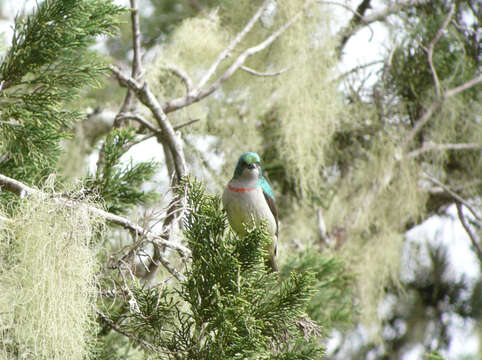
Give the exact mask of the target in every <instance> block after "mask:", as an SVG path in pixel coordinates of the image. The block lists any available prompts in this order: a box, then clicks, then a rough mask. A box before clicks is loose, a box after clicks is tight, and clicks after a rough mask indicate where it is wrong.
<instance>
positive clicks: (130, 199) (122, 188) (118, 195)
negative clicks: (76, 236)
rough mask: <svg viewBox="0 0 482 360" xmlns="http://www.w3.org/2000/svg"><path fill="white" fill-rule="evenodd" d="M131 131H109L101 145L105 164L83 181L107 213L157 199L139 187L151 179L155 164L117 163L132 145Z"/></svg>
mask: <svg viewBox="0 0 482 360" xmlns="http://www.w3.org/2000/svg"><path fill="white" fill-rule="evenodd" d="M135 136H136V135H135V129H134V128H121V129H114V130H112V131H111V132H110V133H109V135H108V136H107V138H106V140H105V142H104V156H105V163H104V167H103V168H102V171H101V172H98V173H97V174H96V175H95V177H89V178H87V179H86V186H87V187H88V188H89V189H90V191H93V192H95V193H96V194H98V195H100V197H101V198H102V199H103V201H105V203H106V206H107V209H108V210H109V212H112V213H115V214H119V213H126V212H127V211H128V210H129V208H130V207H132V206H133V205H137V204H146V203H148V202H150V201H153V200H155V199H156V198H157V193H156V192H155V191H143V190H141V189H140V187H141V185H142V184H143V183H144V182H146V181H147V180H150V179H152V177H153V176H154V174H155V173H156V171H157V169H158V166H159V164H158V163H156V162H155V161H154V160H151V161H148V162H139V163H136V164H134V163H132V162H131V163H129V164H128V165H127V166H126V165H123V164H121V157H122V155H124V154H125V153H126V152H127V151H128V150H129V148H130V147H131V146H132V145H133V143H134V142H135Z"/></svg>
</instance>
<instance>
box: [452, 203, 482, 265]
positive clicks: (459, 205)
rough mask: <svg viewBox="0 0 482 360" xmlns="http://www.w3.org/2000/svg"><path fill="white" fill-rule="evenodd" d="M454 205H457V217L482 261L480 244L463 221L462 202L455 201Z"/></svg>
mask: <svg viewBox="0 0 482 360" xmlns="http://www.w3.org/2000/svg"><path fill="white" fill-rule="evenodd" d="M455 206H456V207H457V216H458V217H459V220H460V223H461V224H462V226H463V227H464V230H465V232H466V233H467V235H468V236H469V238H470V241H471V242H472V245H473V246H474V248H475V251H476V252H477V256H478V258H479V261H481V262H482V249H481V248H480V244H479V242H478V241H477V239H476V238H475V235H474V234H473V233H472V231H471V230H470V226H469V225H468V224H467V222H466V221H465V217H464V212H463V209H462V204H461V203H460V202H459V201H457V202H455Z"/></svg>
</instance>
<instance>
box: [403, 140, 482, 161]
mask: <svg viewBox="0 0 482 360" xmlns="http://www.w3.org/2000/svg"><path fill="white" fill-rule="evenodd" d="M475 149H482V144H477V143H467V144H433V143H429V144H424V145H423V146H422V147H421V148H419V149H416V150H413V151H410V152H409V153H408V154H407V155H405V157H406V158H414V157H417V156H420V155H421V154H423V153H425V152H428V151H442V150H475Z"/></svg>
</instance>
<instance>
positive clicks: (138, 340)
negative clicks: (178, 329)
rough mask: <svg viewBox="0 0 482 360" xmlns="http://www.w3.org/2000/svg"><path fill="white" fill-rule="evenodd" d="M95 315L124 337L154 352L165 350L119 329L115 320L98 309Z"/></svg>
mask: <svg viewBox="0 0 482 360" xmlns="http://www.w3.org/2000/svg"><path fill="white" fill-rule="evenodd" d="M96 313H97V315H98V316H99V317H100V318H102V321H104V322H105V323H106V324H107V325H108V326H109V327H110V328H111V329H112V330H114V331H116V332H118V333H119V334H121V335H124V336H125V337H127V338H129V339H131V340H134V341H136V342H138V343H139V344H141V345H142V346H144V347H145V348H146V349H148V350H150V351H155V352H165V351H164V350H162V349H160V348H158V347H157V346H154V345H152V344H151V343H149V342H147V341H146V340H144V339H141V338H140V337H137V336H135V335H134V334H130V333H128V332H127V331H124V330H122V329H121V327H120V326H119V325H117V324H116V323H115V322H113V321H112V320H111V319H109V318H108V317H107V316H105V315H104V314H103V313H101V312H100V311H96Z"/></svg>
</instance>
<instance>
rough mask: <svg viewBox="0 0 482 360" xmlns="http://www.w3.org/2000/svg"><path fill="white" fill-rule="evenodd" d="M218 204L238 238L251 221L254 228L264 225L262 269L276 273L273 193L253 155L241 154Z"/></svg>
mask: <svg viewBox="0 0 482 360" xmlns="http://www.w3.org/2000/svg"><path fill="white" fill-rule="evenodd" d="M222 202H223V207H224V209H225V210H226V213H227V218H228V221H229V224H230V225H231V228H232V229H233V230H234V232H235V233H236V234H238V236H244V235H246V230H245V225H244V224H250V223H252V221H253V220H254V223H255V224H256V225H260V224H261V223H262V221H265V222H266V225H267V231H268V234H269V236H270V237H271V243H270V244H268V247H267V251H268V256H267V258H266V265H267V267H268V268H269V269H271V270H272V271H273V272H278V265H277V261H276V256H277V241H278V228H279V224H278V209H277V207H276V202H275V199H274V194H273V190H272V189H271V186H270V185H269V183H268V181H267V180H266V178H265V177H264V176H263V170H262V169H261V158H260V157H259V155H258V154H257V153H254V152H245V153H244V154H242V155H241V156H240V157H239V160H238V163H237V165H236V168H235V170H234V175H233V177H232V179H231V180H230V181H229V182H228V184H227V186H226V187H225V189H224V192H223V197H222Z"/></svg>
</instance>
